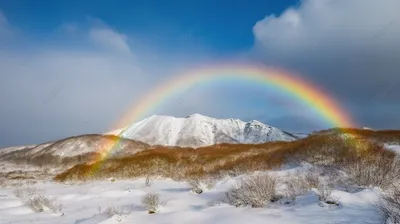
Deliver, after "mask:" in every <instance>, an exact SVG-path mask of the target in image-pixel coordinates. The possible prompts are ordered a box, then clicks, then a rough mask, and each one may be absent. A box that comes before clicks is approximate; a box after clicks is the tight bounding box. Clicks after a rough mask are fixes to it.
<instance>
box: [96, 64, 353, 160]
mask: <svg viewBox="0 0 400 224" xmlns="http://www.w3.org/2000/svg"><path fill="white" fill-rule="evenodd" d="M223 81H237V82H240V83H243V84H249V85H261V86H265V87H266V88H269V89H273V90H275V89H276V90H277V92H279V93H281V94H284V95H287V96H288V97H290V98H291V99H293V100H294V101H296V102H299V103H302V104H304V105H305V106H308V107H310V108H312V109H313V111H315V112H316V113H317V114H318V115H319V116H320V117H321V118H322V119H323V120H324V121H325V122H326V123H327V124H329V125H330V126H332V127H354V126H355V125H354V123H353V121H352V120H351V118H350V116H349V115H348V114H347V112H346V111H345V110H344V109H343V108H342V107H341V106H340V105H339V104H338V103H337V102H336V101H335V99H333V98H332V97H331V96H329V95H328V94H326V93H324V92H323V91H321V90H320V89H319V88H317V86H316V85H314V84H312V83H311V82H310V81H307V80H305V79H302V78H300V77H298V76H295V75H290V74H289V73H288V72H285V71H281V70H278V69H271V68H266V67H262V66H257V65H223V66H215V67H209V68H206V69H200V70H194V71H193V72H187V73H184V74H183V75H180V76H177V77H176V78H173V79H170V80H169V81H167V82H165V83H161V85H158V86H156V87H155V88H154V89H153V90H151V91H150V92H149V93H148V94H147V95H145V96H144V97H143V98H141V99H140V101H139V102H138V103H135V104H134V106H133V107H132V108H131V109H130V110H129V111H128V113H127V114H126V115H125V116H124V117H123V118H122V119H121V120H119V121H118V122H117V125H116V126H114V127H127V126H129V125H130V124H132V123H134V122H137V121H138V120H140V119H142V118H144V117H145V116H148V115H149V114H150V113H151V112H152V111H154V110H155V109H156V108H157V107H159V106H160V105H161V104H163V103H164V102H166V101H167V100H168V99H169V98H171V97H173V96H176V95H179V94H180V93H182V92H184V91H185V90H187V89H190V88H191V87H193V86H194V85H200V84H207V83H215V82H223ZM117 143H118V140H116V142H114V143H109V144H106V145H105V146H104V147H103V148H102V150H101V155H102V158H101V159H104V158H105V157H106V156H107V155H108V154H109V153H110V152H111V151H112V150H113V149H114V148H115V145H117Z"/></svg>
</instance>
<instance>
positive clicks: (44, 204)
mask: <svg viewBox="0 0 400 224" xmlns="http://www.w3.org/2000/svg"><path fill="white" fill-rule="evenodd" d="M25 204H26V205H27V206H28V207H29V208H31V209H32V210H33V211H34V212H43V211H45V210H50V211H52V212H60V211H61V210H62V206H61V205H58V204H55V203H54V202H53V201H51V200H50V199H48V198H47V197H45V196H43V195H40V194H38V195H34V196H31V197H30V198H28V200H27V201H26V203H25Z"/></svg>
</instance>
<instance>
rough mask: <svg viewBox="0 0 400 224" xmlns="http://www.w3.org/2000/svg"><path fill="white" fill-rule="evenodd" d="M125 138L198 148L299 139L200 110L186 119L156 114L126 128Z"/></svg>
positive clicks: (269, 127) (255, 124)
mask: <svg viewBox="0 0 400 224" xmlns="http://www.w3.org/2000/svg"><path fill="white" fill-rule="evenodd" d="M123 137H124V138H129V139H133V140H138V141H142V142H145V143H148V144H151V145H165V146H181V147H194V148H197V147H202V146H208V145H214V144H219V143H249V144H258V143H264V142H268V141H292V140H295V138H294V137H293V136H291V135H290V134H287V133H285V132H283V131H281V130H279V129H277V128H272V127H271V126H269V125H265V124H263V123H261V122H259V121H256V120H252V121H250V122H244V121H241V120H239V119H232V118H231V119H229V118H228V119H217V118H212V117H207V116H204V115H202V114H198V113H195V114H191V115H189V116H186V117H185V118H177V117H172V116H164V115H154V116H151V117H149V118H146V119H144V120H142V121H139V122H137V123H134V124H132V125H130V126H129V127H128V128H127V129H125V130H124V133H123Z"/></svg>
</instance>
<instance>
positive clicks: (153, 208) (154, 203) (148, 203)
mask: <svg viewBox="0 0 400 224" xmlns="http://www.w3.org/2000/svg"><path fill="white" fill-rule="evenodd" d="M160 204H161V201H160V195H159V194H157V193H147V194H146V195H144V196H143V197H142V205H143V206H144V207H145V208H146V209H147V211H148V212H149V214H153V213H156V212H157V211H158V208H159V207H160Z"/></svg>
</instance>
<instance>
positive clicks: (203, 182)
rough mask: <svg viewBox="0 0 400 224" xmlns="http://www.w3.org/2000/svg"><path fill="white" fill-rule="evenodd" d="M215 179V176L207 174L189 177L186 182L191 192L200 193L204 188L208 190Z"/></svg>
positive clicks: (212, 185)
mask: <svg viewBox="0 0 400 224" xmlns="http://www.w3.org/2000/svg"><path fill="white" fill-rule="evenodd" d="M215 180H216V178H214V177H211V176H208V177H203V178H191V179H189V180H188V181H187V182H188V184H189V186H190V188H191V190H192V191H193V192H195V193H197V194H201V193H203V191H204V190H209V189H211V188H212V187H214V185H215Z"/></svg>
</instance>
